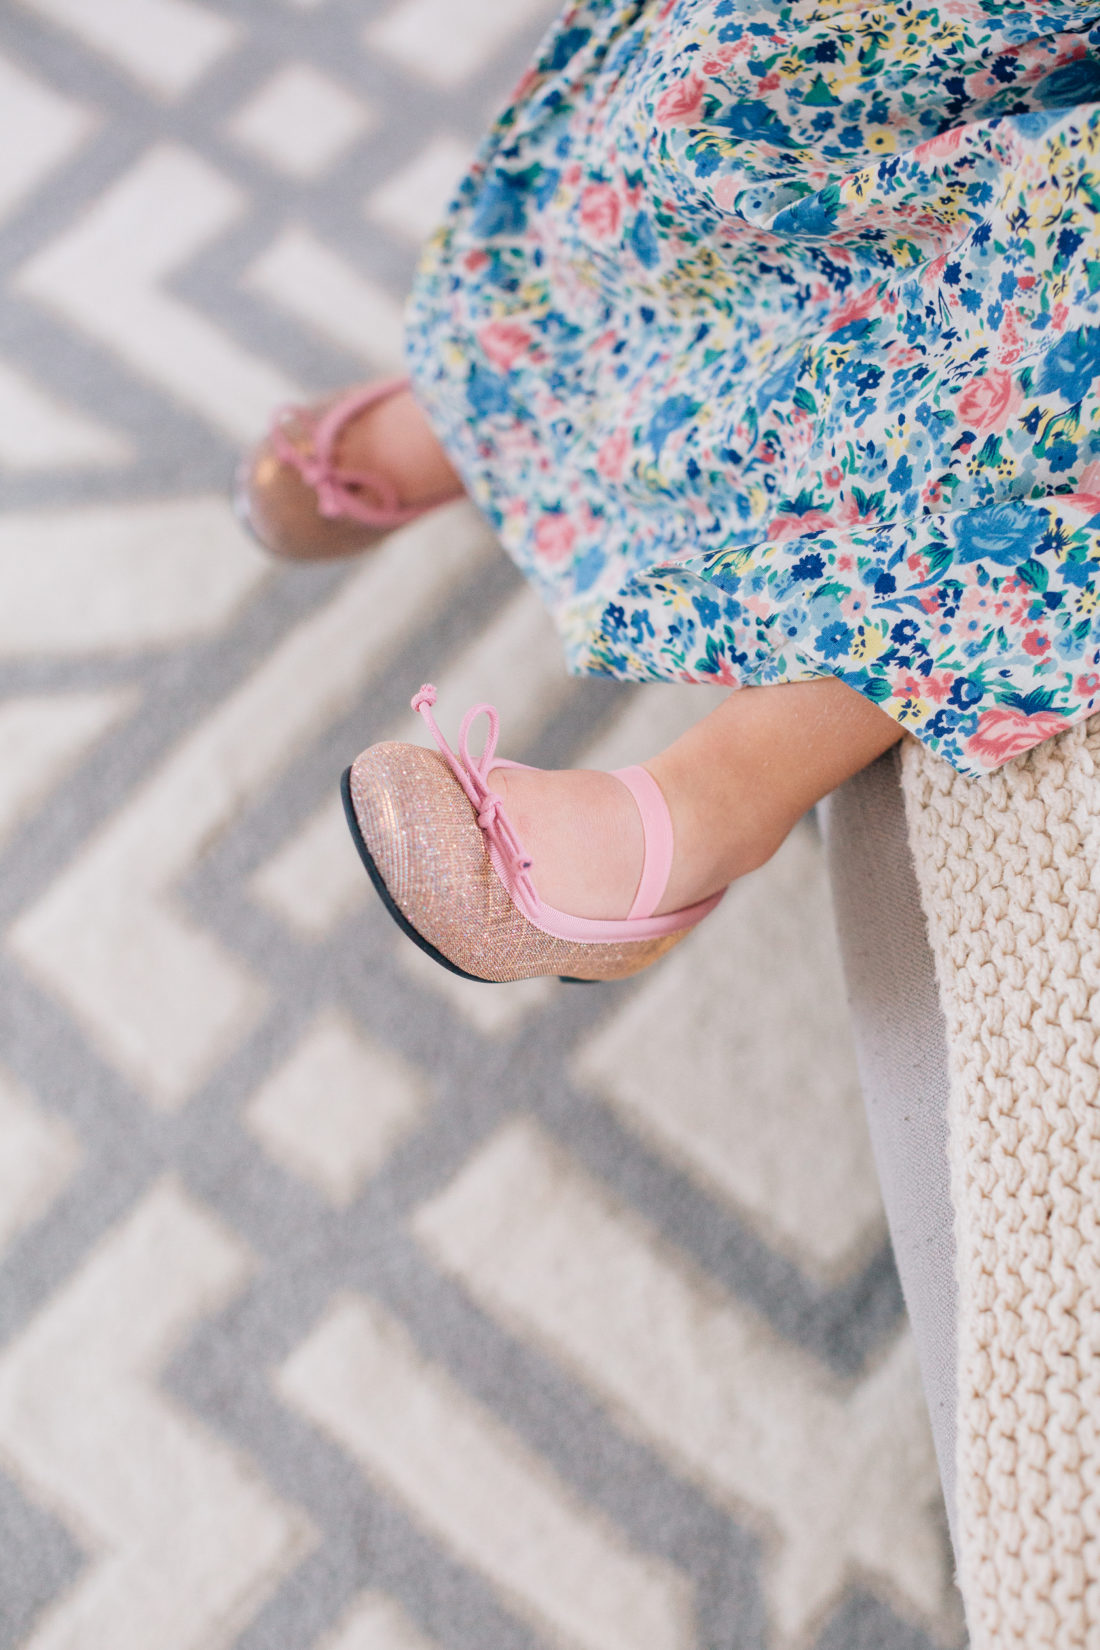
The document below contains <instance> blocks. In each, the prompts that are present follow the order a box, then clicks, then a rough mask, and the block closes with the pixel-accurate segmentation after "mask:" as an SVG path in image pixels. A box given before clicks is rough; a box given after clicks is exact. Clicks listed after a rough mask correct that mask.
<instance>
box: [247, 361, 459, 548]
mask: <svg viewBox="0 0 1100 1650" xmlns="http://www.w3.org/2000/svg"><path fill="white" fill-rule="evenodd" d="M408 386H409V380H408V379H407V378H387V379H385V380H384V381H382V382H381V383H377V384H368V385H366V387H365V388H359V389H354V390H350V391H348V393H347V394H345V395H340V396H336V397H330V398H329V399H328V400H327V401H320V402H317V403H316V404H315V405H313V406H310V407H283V408H281V409H280V410H279V412H277V413H276V414H275V418H274V421H273V423H272V426H271V429H270V430H269V432H268V434H267V436H266V437H265V439H264V440H263V441H261V442H260V444H259V446H258V447H256V448H255V449H254V450H253V451H252V452H251V453H249V454H248V455H247V456H246V457H245V458H244V459H243V460H242V462H241V465H240V468H239V469H238V471H237V476H236V480H235V483H234V492H233V503H234V507H235V509H236V512H237V517H238V519H239V520H240V522H241V523H242V524H243V525H244V526H245V527H247V529H248V531H249V532H250V533H251V534H252V537H253V538H254V539H256V540H257V542H258V543H259V544H261V545H262V546H263V548H264V549H265V550H270V551H271V552H272V554H273V555H276V556H288V557H290V558H292V559H293V560H295V561H327V560H329V559H331V558H332V557H335V556H353V555H357V554H358V553H359V552H360V551H363V550H369V549H370V548H371V547H372V546H373V545H375V544H377V543H379V542H380V541H381V540H382V539H384V538H385V537H386V535H387V534H388V533H392V531H393V530H394V528H395V527H402V526H404V524H405V523H406V522H408V521H415V520H416V518H417V517H418V516H422V515H425V514H426V513H427V512H428V511H429V510H434V509H436V508H437V506H438V505H440V504H446V503H447V502H448V500H449V499H452V498H457V497H458V492H457V491H455V492H451V493H448V494H446V495H445V496H443V497H440V498H436V499H430V500H429V501H428V503H426V504H417V505H411V506H404V505H401V504H400V503H399V502H398V498H397V492H396V489H395V488H394V486H393V483H392V482H391V481H390V480H389V479H388V477H386V476H384V475H382V474H381V473H380V472H378V471H374V470H345V469H342V468H341V467H340V466H339V465H338V464H337V462H336V447H337V444H338V442H339V439H340V436H341V434H342V432H343V431H344V430H345V429H346V427H347V426H348V425H349V424H350V423H351V422H352V420H353V419H355V418H357V417H358V416H359V414H360V413H362V412H365V411H366V409H367V408H368V407H372V406H374V405H375V404H376V403H377V402H379V401H385V400H386V399H387V398H388V397H389V396H391V395H397V394H399V393H400V391H402V390H405V389H407V388H408Z"/></svg>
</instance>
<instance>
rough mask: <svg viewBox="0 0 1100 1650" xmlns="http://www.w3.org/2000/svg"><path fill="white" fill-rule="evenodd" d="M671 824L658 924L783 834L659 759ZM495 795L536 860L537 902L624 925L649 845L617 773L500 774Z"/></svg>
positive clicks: (752, 861)
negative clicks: (683, 783) (681, 779)
mask: <svg viewBox="0 0 1100 1650" xmlns="http://www.w3.org/2000/svg"><path fill="white" fill-rule="evenodd" d="M646 766H647V768H648V769H649V771H650V773H652V774H653V776H654V777H655V778H657V779H658V782H659V783H661V790H662V794H663V796H664V798H665V801H666V803H667V804H668V808H669V813H670V815H671V817H672V825H673V839H674V852H673V859H672V868H671V870H670V872H669V878H668V883H667V885H666V887H665V891H664V894H663V895H662V897H661V899H660V901H659V902H658V904H657V908H656V911H655V912H654V915H656V916H664V915H665V914H666V913H667V912H671V911H682V910H685V909H687V908H688V907H689V906H692V905H696V904H697V903H698V902H699V901H700V900H704V899H709V897H710V896H711V895H712V894H717V893H719V892H720V891H721V890H722V889H723V888H725V887H726V886H727V885H728V884H729V883H730V882H732V881H734V880H735V879H736V878H737V877H739V876H743V875H744V874H745V873H746V872H747V871H752V870H755V869H756V867H757V866H758V865H762V864H763V863H764V861H765V860H766V859H768V858H769V857H770V856H771V854H772V853H774V851H775V849H776V848H778V846H779V844H780V842H781V841H782V840H783V837H784V836H785V835H786V831H787V829H789V827H790V825H793V823H794V820H793V819H792V820H791V821H790V822H789V824H788V825H787V826H786V827H781V826H780V825H779V824H777V823H773V822H771V821H770V820H769V819H768V818H767V816H766V815H765V813H764V811H763V810H762V809H757V808H754V807H752V806H751V805H750V806H748V807H746V806H745V801H744V797H743V796H742V797H741V798H740V799H736V800H734V799H730V802H729V803H727V805H726V806H724V807H723V806H722V799H721V798H720V797H719V796H718V795H714V796H713V797H710V798H708V796H707V795H706V794H705V793H701V792H700V790H699V788H698V787H694V786H688V787H687V788H686V789H682V788H679V787H677V786H676V785H675V783H674V782H673V781H672V780H671V777H670V776H668V775H666V776H665V777H664V779H663V782H662V781H661V760H660V758H659V757H658V758H656V759H655V761H653V762H650V763H647V764H646ZM489 783H490V786H491V788H492V789H493V790H494V791H496V792H497V794H498V795H499V796H500V797H501V798H502V800H503V803H504V809H505V812H506V813H507V815H508V818H509V820H510V821H511V823H512V825H513V826H514V827H515V831H516V834H517V836H518V837H519V839H520V841H521V842H522V843H523V846H524V849H525V850H526V852H527V853H529V854H530V856H531V862H532V863H531V880H532V882H533V883H534V885H535V888H536V890H537V892H538V894H539V897H540V898H541V899H543V900H545V901H546V903H547V904H548V905H552V906H554V907H555V909H557V910H559V911H568V912H569V913H570V914H571V915H572V916H576V917H593V918H597V919H602V920H616V919H620V918H623V917H625V916H627V914H628V913H629V911H630V907H631V905H632V903H633V900H634V896H635V893H636V892H637V889H638V884H639V881H640V879H641V875H642V864H643V856H644V840H643V833H642V821H641V816H640V814H639V812H638V807H637V804H636V803H635V801H634V798H633V797H632V796H631V794H630V792H629V791H628V790H627V788H626V786H625V785H624V784H623V783H622V781H621V780H619V779H617V778H616V777H615V775H614V774H611V773H601V772H598V771H596V770H594V769H591V768H571V769H560V770H547V769H541V768H497V769H495V770H494V772H493V774H492V775H491V777H490V781H489Z"/></svg>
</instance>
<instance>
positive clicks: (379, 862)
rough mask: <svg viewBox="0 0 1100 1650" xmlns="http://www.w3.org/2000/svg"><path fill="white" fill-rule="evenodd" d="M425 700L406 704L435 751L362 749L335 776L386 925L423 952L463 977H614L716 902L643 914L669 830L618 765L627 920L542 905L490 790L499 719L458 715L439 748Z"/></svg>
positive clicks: (655, 802)
mask: <svg viewBox="0 0 1100 1650" xmlns="http://www.w3.org/2000/svg"><path fill="white" fill-rule="evenodd" d="M434 703H435V689H434V688H433V687H432V686H431V685H430V683H429V684H427V685H426V686H424V687H422V688H421V690H420V692H419V693H418V694H417V695H416V698H415V699H414V700H413V702H412V704H413V709H414V710H416V711H419V712H420V714H421V715H422V716H423V718H424V720H425V722H426V723H427V725H428V727H429V729H430V730H431V733H432V736H433V738H434V739H435V741H436V744H437V745H438V747H439V749H438V750H434V751H432V750H424V749H422V748H421V747H420V746H419V745H404V744H396V743H387V744H381V745H372V746H370V748H369V749H368V750H365V751H364V752H363V753H362V755H361V756H359V757H357V758H356V760H355V761H354V762H353V763H352V765H351V767H350V768H349V769H348V770H347V772H346V773H345V774H344V781H343V793H344V806H345V809H346V812H347V816H348V823H349V825H350V826H351V831H352V835H353V836H354V838H355V841H356V844H357V846H358V848H359V852H360V855H361V856H362V859H363V863H364V864H365V865H366V867H367V870H368V872H369V873H370V877H371V881H372V882H373V883H374V886H375V887H376V888H377V890H378V892H379V894H380V895H381V896H382V900H383V902H384V904H385V906H386V909H387V910H388V911H389V913H390V915H391V916H392V917H393V918H394V920H395V922H396V923H397V924H398V926H399V927H400V928H402V929H403V930H404V932H405V933H406V934H407V935H408V936H409V938H410V939H412V940H415V942H416V944H417V945H418V946H419V947H420V948H421V950H422V951H426V952H427V953H428V955H429V956H430V957H434V959H435V961H436V962H438V963H442V965H443V967H444V968H449V969H450V970H451V972H452V973H454V974H461V975H463V976H464V977H465V978H466V979H469V980H485V981H503V980H526V979H531V978H533V977H534V976H536V975H539V974H557V975H558V976H559V977H560V978H562V979H566V980H621V979H625V978H626V977H627V975H629V974H636V973H637V972H638V971H639V970H640V969H642V968H647V967H648V966H649V964H650V963H652V962H656V960H657V958H658V957H661V956H663V955H664V954H665V952H666V951H669V950H671V949H672V947H673V946H674V945H676V944H677V942H678V941H679V940H682V939H683V937H684V935H685V934H686V933H688V931H689V930H690V929H692V928H694V927H695V925H696V923H698V922H700V921H701V920H702V919H703V917H705V916H706V915H707V914H708V912H710V911H713V909H714V907H715V906H716V905H717V904H718V902H719V900H720V899H721V898H722V895H721V894H714V895H712V896H711V898H710V899H705V900H701V901H700V902H699V903H698V904H697V905H692V906H688V907H687V908H685V909H684V910H682V911H672V912H669V913H667V914H666V915H665V916H661V917H657V916H654V915H653V912H654V911H655V909H656V907H657V905H658V904H659V903H660V900H661V896H662V894H663V893H664V890H665V887H666V885H667V882H668V873H669V868H670V866H671V864H672V848H673V842H672V821H671V819H670V818H669V812H668V807H667V804H666V803H665V800H664V797H663V796H662V794H661V790H660V787H659V786H658V784H657V782H656V780H655V779H654V778H653V777H652V775H651V774H650V773H649V772H648V771H647V769H645V768H640V767H635V768H618V769H616V770H615V772H616V775H617V777H618V778H620V779H621V780H622V781H623V783H624V784H625V785H626V786H627V788H628V789H629V790H630V792H631V795H632V796H633V797H634V800H635V802H636V803H637V805H638V811H639V813H640V814H641V818H642V826H643V831H644V838H645V854H644V863H643V867H642V875H641V879H640V881H639V884H638V890H637V893H636V894H635V897H634V903H633V906H632V907H631V910H630V914H629V915H628V916H627V917H625V918H622V919H620V920H617V921H596V920H594V919H591V918H588V917H574V916H570V915H569V914H568V913H567V912H565V911H557V910H555V909H554V908H553V907H552V906H549V905H546V904H544V902H543V901H542V900H541V899H540V898H539V896H538V894H537V893H536V891H535V888H534V884H533V883H532V881H531V875H530V872H531V861H530V859H529V858H528V857H527V855H526V854H525V853H524V850H523V846H522V844H521V843H520V841H519V839H518V838H517V836H516V833H515V830H514V828H513V826H512V825H511V823H510V821H509V819H508V816H507V815H506V814H505V812H504V809H503V807H502V806H501V799H500V797H499V796H497V795H496V793H495V792H493V791H491V790H490V789H489V785H488V780H489V776H490V774H491V773H492V772H493V770H494V768H502V767H503V768H518V767H522V766H523V763H520V762H506V761H503V760H502V759H500V758H497V757H495V756H494V751H495V749H496V742H497V733H498V730H499V719H498V717H497V713H496V711H495V710H494V709H493V707H492V705H475V706H474V707H473V709H472V710H469V711H467V713H466V715H465V717H464V719H463V722H462V727H461V729H460V730H459V736H458V753H457V754H456V753H455V752H454V751H452V750H451V748H450V746H449V745H448V744H447V741H446V740H445V739H444V737H443V735H442V734H441V733H440V731H439V728H438V727H437V726H436V722H435V718H434V717H433V715H432V713H431V707H432V705H433V704H434ZM481 715H485V716H487V717H488V719H489V732H488V736H487V738H486V741H485V748H484V749H483V751H482V753H481V755H480V756H479V757H476V758H474V757H471V755H470V751H469V743H468V741H469V733H470V728H471V726H472V724H473V722H474V721H475V719H476V718H477V717H478V716H481Z"/></svg>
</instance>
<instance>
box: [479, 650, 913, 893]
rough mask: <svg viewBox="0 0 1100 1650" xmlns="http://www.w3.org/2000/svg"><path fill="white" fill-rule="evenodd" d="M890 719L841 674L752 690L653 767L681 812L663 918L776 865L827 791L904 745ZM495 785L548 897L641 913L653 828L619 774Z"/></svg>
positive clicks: (536, 772) (524, 771)
mask: <svg viewBox="0 0 1100 1650" xmlns="http://www.w3.org/2000/svg"><path fill="white" fill-rule="evenodd" d="M900 734H901V729H900V728H899V727H898V725H897V723H896V722H893V721H892V720H891V719H890V717H888V716H887V715H886V714H885V712H883V711H881V710H879V709H878V708H877V706H875V705H873V704H872V703H871V702H870V701H869V700H867V699H864V698H862V697H861V696H860V695H859V694H858V693H856V692H855V691H854V689H852V688H849V687H847V686H845V685H844V684H843V683H842V682H839V681H836V680H835V679H834V678H832V677H822V678H820V679H818V680H816V681H812V682H798V683H791V684H787V685H785V686H782V687H778V686H777V687H767V688H747V689H743V690H741V691H740V692H737V693H732V694H731V695H730V696H729V698H728V699H726V700H725V701H724V702H723V703H722V704H721V705H719V706H718V708H717V709H716V710H714V711H712V712H711V713H710V715H709V716H706V717H704V718H703V720H702V721H701V722H697V723H696V724H695V726H694V727H692V728H689V729H688V731H687V733H685V734H683V735H682V736H681V738H679V739H677V740H676V741H675V742H674V743H673V744H671V745H669V746H668V747H667V749H665V750H663V751H661V753H660V754H659V755H658V756H655V757H653V758H652V760H650V761H648V762H647V763H646V764H645V766H646V768H647V770H648V771H649V773H650V774H651V775H652V777H653V778H654V779H655V780H656V781H657V783H658V785H659V786H660V789H661V793H662V795H663V797H664V799H665V802H666V803H667V804H668V810H669V814H670V815H671V819H672V829H673V843H674V849H673V857H672V865H671V869H670V871H669V878H668V884H667V886H666V888H665V891H664V894H663V896H662V898H661V900H660V902H659V903H658V905H657V908H656V913H655V914H656V915H664V914H665V913H667V912H672V911H682V910H686V909H688V908H689V907H691V906H692V905H694V904H696V903H697V902H698V901H699V900H703V899H708V898H709V897H710V896H711V895H712V894H716V893H718V892H719V891H720V890H721V889H723V888H725V887H727V886H728V885H729V884H730V883H731V882H734V881H736V879H737V878H738V877H741V876H744V875H745V874H746V872H748V871H753V870H755V869H756V868H757V867H758V866H760V865H763V864H764V862H765V861H766V860H768V859H770V858H771V856H772V854H773V853H774V852H775V851H776V849H777V848H778V847H779V845H780V843H781V842H782V841H783V840H784V838H785V837H786V836H787V833H788V832H789V831H790V830H791V829H792V828H793V826H794V825H795V824H796V822H797V821H798V820H799V819H801V817H802V815H803V814H804V813H805V812H806V811H807V809H809V808H811V807H812V806H813V804H814V803H815V802H817V801H818V800H819V799H820V798H821V797H822V796H825V795H827V793H828V792H829V791H831V790H832V789H833V788H834V787H835V786H836V785H838V784H840V782H841V781H842V780H844V779H846V778H848V776H849V775H850V774H852V773H855V772H857V771H858V770H859V769H860V768H861V767H863V766H865V765H866V763H868V762H870V761H872V760H873V759H874V758H875V757H876V756H878V755H879V754H880V753H881V752H882V751H884V750H886V749H888V748H889V746H890V745H892V744H894V743H895V742H896V740H897V739H898V738H899V737H900ZM490 785H491V787H492V789H493V790H494V791H497V792H498V793H499V794H500V795H501V796H502V797H503V799H504V809H505V812H506V813H507V815H508V818H509V819H510V820H511V822H512V824H513V826H514V827H515V831H516V834H517V836H518V837H519V840H520V841H521V842H522V843H523V846H524V849H525V851H526V852H527V853H528V854H530V856H531V861H532V867H531V879H532V881H533V883H534V885H535V888H536V889H537V891H538V894H539V896H540V898H541V899H543V900H545V901H546V903H547V904H548V905H552V906H554V907H555V908H556V909H557V910H559V911H568V912H569V913H571V914H572V915H573V916H577V917H595V918H602V919H618V918H622V917H625V916H626V915H627V913H628V912H629V909H630V905H631V902H632V900H633V898H634V894H635V890H636V889H637V886H638V881H639V878H640V876H641V872H642V861H643V853H642V827H641V820H640V818H639V815H638V810H637V807H636V805H635V803H634V800H633V798H632V797H631V795H630V793H629V792H628V790H627V789H626V786H625V785H623V784H622V782H621V781H620V780H618V779H616V778H615V776H614V775H613V774H609V773H598V772H593V771H591V770H588V769H565V770H561V771H557V772H555V771H546V770H542V769H535V768H497V769H496V770H495V771H494V772H493V774H492V775H491V778H490Z"/></svg>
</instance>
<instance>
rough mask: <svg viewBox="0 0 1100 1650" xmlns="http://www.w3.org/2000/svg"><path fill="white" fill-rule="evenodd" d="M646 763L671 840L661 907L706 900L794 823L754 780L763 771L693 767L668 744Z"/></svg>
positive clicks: (759, 860) (761, 858)
mask: <svg viewBox="0 0 1100 1650" xmlns="http://www.w3.org/2000/svg"><path fill="white" fill-rule="evenodd" d="M646 767H647V768H648V769H649V771H650V773H651V774H652V775H653V777H654V779H656V781H657V783H658V784H659V785H660V787H661V790H662V793H663V794H664V798H665V801H666V803H667V805H668V811H669V814H670V815H671V817H672V830H673V837H674V840H675V843H676V852H675V855H674V858H673V862H672V870H671V872H670V874H669V880H668V887H667V888H666V890H665V894H664V897H663V899H662V900H661V903H660V906H659V907H658V910H659V911H660V912H662V913H663V912H665V911H675V910H680V909H682V908H683V907H684V906H685V905H689V904H694V903H695V902H696V901H698V900H702V899H707V898H708V897H709V896H710V895H711V894H717V893H719V892H720V891H721V890H722V889H723V888H725V887H728V885H729V884H730V883H731V882H736V881H737V879H738V878H739V877H743V876H747V875H748V873H749V872H750V871H756V870H758V869H759V868H760V866H761V865H764V864H765V863H766V862H767V861H768V860H769V859H770V858H771V856H772V855H773V854H774V853H775V852H776V850H777V849H778V848H779V846H780V845H781V844H782V842H783V841H784V840H785V838H786V837H787V835H788V833H789V832H790V830H791V829H792V827H793V826H794V824H795V823H796V820H797V817H798V816H797V814H796V813H795V814H793V813H791V812H790V810H789V809H788V808H787V807H786V806H785V802H784V798H783V796H782V795H780V794H776V792H775V790H774V789H773V788H771V787H769V786H768V785H767V783H766V782H762V781H765V776H763V775H761V774H750V773H749V772H748V771H739V765H737V766H735V765H733V764H731V765H730V766H729V767H727V768H724V769H722V770H717V769H715V768H710V769H708V770H704V771H702V772H700V771H699V770H698V769H697V768H696V767H695V766H694V765H692V764H690V763H687V762H684V761H681V760H678V757H677V753H676V750H675V747H669V749H668V750H665V751H662V752H661V754H660V755H659V756H657V757H654V758H653V760H652V761H649V762H647V763H646Z"/></svg>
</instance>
